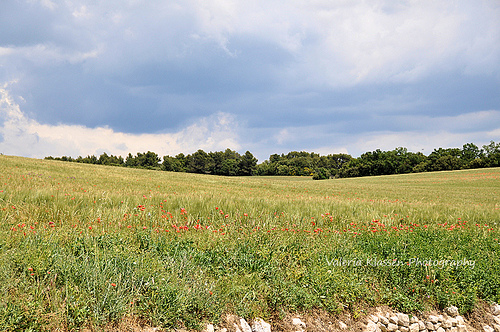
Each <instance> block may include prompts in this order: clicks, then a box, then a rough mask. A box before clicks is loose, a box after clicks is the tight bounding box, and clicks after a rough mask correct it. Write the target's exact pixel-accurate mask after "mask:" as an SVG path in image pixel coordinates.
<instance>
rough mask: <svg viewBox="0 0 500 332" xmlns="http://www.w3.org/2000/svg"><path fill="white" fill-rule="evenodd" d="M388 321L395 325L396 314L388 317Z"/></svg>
mask: <svg viewBox="0 0 500 332" xmlns="http://www.w3.org/2000/svg"><path fill="white" fill-rule="evenodd" d="M389 322H390V323H392V324H395V325H398V316H391V317H389Z"/></svg>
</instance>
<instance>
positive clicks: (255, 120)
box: [0, 0, 500, 158]
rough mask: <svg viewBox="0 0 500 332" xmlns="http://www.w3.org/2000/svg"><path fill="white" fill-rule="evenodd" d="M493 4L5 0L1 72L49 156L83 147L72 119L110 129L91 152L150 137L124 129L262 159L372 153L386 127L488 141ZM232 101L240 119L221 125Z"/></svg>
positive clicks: (494, 76)
mask: <svg viewBox="0 0 500 332" xmlns="http://www.w3.org/2000/svg"><path fill="white" fill-rule="evenodd" d="M498 17H500V6H498V4H496V3H495V2H492V1H487V0H485V1H483V0H480V1H475V2H470V1H464V0H458V1H454V2H449V1H431V0H423V1H398V2H394V1H389V0H374V1H370V2H366V1H365V2H363V1H346V0H333V1H331V0H313V1H308V2H304V1H298V0H291V1H286V2H283V1H278V0H268V1H263V0H257V1H251V2H242V1H235V0H183V1H180V0H179V1H178V0H173V1H167V2H165V1H161V0H151V1H148V2H147V3H145V2H143V1H136V0H131V1H116V0H110V1H105V2H103V1H100V2H88V1H83V0H75V1H66V2H57V1H53V0H21V1H17V0H6V1H5V3H2V11H0V84H2V82H8V81H13V80H15V81H16V82H17V83H15V84H11V85H9V88H8V90H9V93H10V94H11V95H12V96H22V98H23V99H24V101H19V102H18V104H20V105H21V107H22V112H21V113H22V117H21V118H22V119H23V120H22V121H21V122H22V124H23V126H21V127H20V128H23V129H22V130H25V134H26V133H29V134H30V135H34V133H38V135H41V133H43V137H44V138H39V140H41V141H44V142H45V141H46V140H48V139H51V140H53V142H55V143H54V144H55V146H57V147H58V148H57V153H56V152H54V153H53V154H71V153H72V152H71V153H70V152H69V151H76V150H72V146H73V145H71V146H70V144H68V145H67V146H64V144H63V143H64V142H61V140H60V138H51V137H52V136H50V133H51V132H54V133H55V132H57V130H58V129H56V128H63V126H67V128H72V129H74V131H75V133H79V135H80V136H81V139H82V141H85V139H87V137H100V136H101V137H104V138H106V140H104V139H103V140H101V141H98V139H97V138H95V142H94V143H92V144H93V145H92V147H90V146H85V147H81V148H80V149H82V151H84V150H85V149H88V150H89V151H97V150H96V149H98V148H97V147H96V146H97V145H99V144H102V145H103V147H104V148H108V142H112V141H113V139H112V138H110V139H107V138H108V137H116V143H115V145H116V146H121V147H122V148H123V147H125V146H126V147H127V148H130V150H132V151H131V152H133V151H134V149H138V150H141V149H139V148H138V147H136V146H135V145H132V143H130V144H129V143H127V144H124V143H120V140H123V141H128V140H129V139H130V141H137V142H140V141H141V142H144V144H143V145H141V146H147V147H146V149H153V144H159V143H157V142H159V141H161V142H163V143H161V144H160V145H158V151H160V150H164V151H174V150H175V149H177V148H178V149H180V147H181V146H182V147H183V148H182V150H183V152H187V150H189V149H190V148H194V147H195V146H203V147H212V146H213V147H216V146H221V147H222V148H225V147H226V146H223V145H228V146H229V145H230V146H234V147H235V146H241V147H243V146H244V147H245V149H247V147H248V149H249V150H251V149H250V148H252V149H253V150H251V151H252V152H253V153H255V154H256V155H258V156H259V158H263V157H264V158H267V152H271V153H275V152H276V151H272V150H273V149H274V150H276V149H288V150H297V149H302V148H304V149H305V148H307V149H312V148H321V149H325V151H326V149H327V148H329V147H332V149H333V150H335V149H340V150H342V151H354V152H351V153H354V154H355V153H357V152H361V153H362V152H364V151H359V150H358V149H357V148H355V146H354V145H353V143H352V142H354V141H358V137H359V138H366V139H368V140H371V138H370V137H372V136H370V135H374V136H373V137H377V135H379V134H381V133H388V135H397V134H399V133H414V134H415V135H417V136H416V137H420V136H418V135H422V138H423V139H424V138H425V137H426V136H427V135H430V136H432V135H434V134H436V133H449V134H450V135H452V136H453V137H458V136H454V135H456V134H459V135H460V134H465V135H472V133H477V135H476V136H475V137H477V139H478V140H480V141H481V142H482V141H484V140H485V139H486V138H489V137H490V136H491V134H490V133H493V132H496V130H497V128H494V125H493V124H494V123H495V122H494V121H498V118H497V117H496V115H495V114H496V113H495V112H496V111H495V110H499V109H500V97H499V94H498V90H499V87H500V21H499V20H498ZM16 98H17V97H16ZM16 100H17V99H16ZM481 112H490V113H481ZM491 112H492V113H491ZM221 114H222V117H224V118H228V119H232V120H231V121H232V123H237V124H238V128H237V129H227V128H224V127H223V126H222V125H220V124H217V123H218V122H217V121H218V120H217V119H219V118H220V117H221ZM467 116H469V117H467ZM473 116H476V117H480V116H484V117H485V118H486V119H488V120H485V121H482V120H481V121H480V120H477V121H476V118H472V117H473ZM9 121H11V120H9ZM23 121H24V122H23ZM7 123H9V122H8V121H7ZM421 123H425V124H426V125H425V126H423V125H421ZM28 124H30V126H31V124H33V126H35V127H36V128H37V129H36V130H34V129H33V130H31V131H26V130H28V129H27V128H33V126H31V127H29V126H28ZM43 126H45V127H43ZM196 126H198V127H196ZM10 128H11V129H9V130H11V135H14V133H15V130H14V127H13V125H12V126H11V127H10ZM188 128H191V129H192V130H193V132H192V133H191V134H190V135H188V134H185V136H183V138H178V137H177V136H175V135H179V137H181V136H182V135H181V133H186V132H187V130H188ZM5 130H7V129H5V128H4V131H5ZM87 130H89V131H87ZM98 130H100V131H98ZM226 132H228V133H233V134H232V135H233V136H231V135H229V136H228V135H225V134H221V135H219V136H218V134H216V133H226ZM166 133H168V134H166ZM199 133H203V134H200V135H202V136H203V137H201V138H200V142H198V143H195V142H193V140H194V138H193V137H197V136H195V134H199ZM235 133H238V134H239V135H236V134H235ZM480 133H482V134H480ZM26 135H27V134H26ZM119 135H124V136H123V137H121V136H119ZM148 135H152V136H148ZM156 135H166V136H161V139H160V140H156V138H157V137H158V136H156ZM169 135H170V136H169ZM297 135H298V136H297ZM443 135H445V134H443ZM481 135H482V136H481ZM7 136H8V137H11V136H9V135H7ZM60 136H64V132H61V133H60ZM226 136H228V137H229V140H228V141H226V142H224V139H225V138H226ZM409 136H411V134H409ZM23 137H24V136H23ZM30 137H31V136H30ZM33 137H35V136H33ZM132 137H133V138H134V139H132ZM153 137H155V138H153ZM297 137H299V138H297ZM343 137H349V139H346V140H344V139H343ZM393 137H394V139H396V136H393ZM443 137H444V136H443ZM139 138H140V139H139ZM33 139H34V138H33ZM92 139H94V138H92ZM381 139H382V136H381ZM436 139H437V136H436ZM142 140H143V141H142ZM35 141H36V140H35ZM30 142H31V141H30ZM100 142H102V143H100ZM146 142H151V144H146ZM153 142H156V143H153ZM167 142H168V143H167ZM176 142H177V143H176ZM180 142H191V143H189V144H188V143H183V144H184V145H181V143H180ZM329 142H333V143H329ZM381 142H382V141H381ZM383 142H386V140H383ZM436 142H437V141H436ZM12 144H16V142H12ZM44 144H45V143H44ZM75 144H76V143H75ZM81 144H84V143H81ZM85 144H89V143H85ZM176 144H177V145H176ZM218 144H219V145H218ZM360 144H361V143H360ZM46 146H47V149H49V144H48V143H47V144H46ZM75 146H76V145H75ZM359 146H360V147H361V145H359ZM110 148H111V147H110ZM155 148H156V145H155ZM19 149H20V150H18V151H22V152H19V153H22V154H25V155H28V154H32V153H34V152H32V150H33V149H31V148H30V144H26V145H24V146H23V147H19ZM124 150H125V149H124V148H123V149H121V150H120V149H115V150H114V151H124ZM24 151H26V152H24ZM85 151H87V150H85ZM99 151H100V150H99ZM175 151H178V150H175ZM128 152H130V151H127V153H128ZM283 152H286V151H283ZM109 153H111V151H109ZM115 153H116V152H115Z"/></svg>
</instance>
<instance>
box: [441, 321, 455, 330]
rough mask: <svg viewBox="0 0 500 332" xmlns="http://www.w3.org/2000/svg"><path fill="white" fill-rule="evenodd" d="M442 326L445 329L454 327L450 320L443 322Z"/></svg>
mask: <svg viewBox="0 0 500 332" xmlns="http://www.w3.org/2000/svg"><path fill="white" fill-rule="evenodd" d="M441 326H442V327H443V328H445V329H449V328H450V327H452V326H453V324H452V323H451V321H450V320H449V319H445V320H444V321H443V324H441Z"/></svg>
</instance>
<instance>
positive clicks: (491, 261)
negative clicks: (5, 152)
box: [0, 156, 500, 330]
mask: <svg viewBox="0 0 500 332" xmlns="http://www.w3.org/2000/svg"><path fill="white" fill-rule="evenodd" d="M499 177H500V169H498V168H496V169H494V168H493V169H482V170H469V171H455V172H439V173H425V174H411V175H399V176H385V177H372V178H357V179H338V180H329V181H312V180H311V179H309V178H299V177H296V178H290V177H286V178H279V177H246V178H240V177H231V178H225V177H216V176H204V175H196V174H184V173H169V172H158V171H147V170H137V169H127V168H115V167H106V166H95V165H86V164H73V163H63V162H57V161H48V160H43V161H41V160H33V159H26V158H18V157H9V156H0V219H1V221H2V222H1V224H0V248H1V251H0V267H1V268H0V329H1V330H30V329H31V330H51V329H56V328H62V329H68V330H78V329H80V328H82V327H90V328H98V327H102V326H104V325H106V324H113V323H117V322H119V321H120V320H122V319H124V317H127V316H134V317H139V318H140V319H143V320H145V321H148V322H149V323H151V324H154V325H160V326H166V327H174V326H181V325H183V326H186V327H188V328H198V327H200V326H201V325H200V324H201V323H202V322H203V321H212V322H217V320H218V319H219V318H220V317H221V314H222V313H224V312H233V313H236V314H238V315H241V316H244V317H253V316H260V317H263V318H266V317H269V316H270V315H271V314H280V313H283V312H287V311H296V310H300V311H302V310H306V311H307V310H313V309H318V308H319V309H323V310H326V311H329V312H331V313H339V312H341V311H343V310H350V311H353V312H355V311H357V310H359V308H360V307H361V306H366V305H379V304H388V305H391V306H393V307H395V308H396V309H399V310H403V311H407V312H411V311H418V310H424V309H429V308H435V307H444V306H447V305H449V304H454V305H457V306H458V307H459V308H460V310H461V311H462V312H467V311H470V310H472V308H473V307H474V305H475V303H476V302H477V300H478V299H482V300H486V301H499V300H500V263H499V252H500V251H499V249H500V243H499V242H500V241H499V233H498V232H499V222H500V201H499V199H498V197H500V181H499ZM424 260H428V261H430V262H431V264H430V265H428V266H426V265H425V264H420V265H419V264H418V263H417V262H419V261H420V262H422V261H424ZM443 260H448V261H449V262H467V263H468V264H469V265H465V266H464V265H461V266H456V265H450V264H448V265H446V266H444V265H441V266H439V265H436V264H433V263H432V262H439V261H443ZM377 262H378V263H377ZM387 262H395V263H394V264H392V263H391V264H388V263H387ZM409 262H411V263H410V265H408V263H409ZM472 263H473V265H472Z"/></svg>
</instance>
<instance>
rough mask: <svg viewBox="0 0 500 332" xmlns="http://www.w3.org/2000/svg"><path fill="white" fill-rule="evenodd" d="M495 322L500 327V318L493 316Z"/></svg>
mask: <svg viewBox="0 0 500 332" xmlns="http://www.w3.org/2000/svg"><path fill="white" fill-rule="evenodd" d="M493 320H494V321H495V324H498V325H500V316H493Z"/></svg>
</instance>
